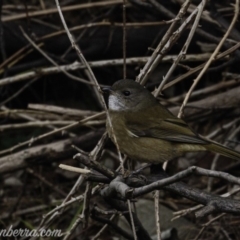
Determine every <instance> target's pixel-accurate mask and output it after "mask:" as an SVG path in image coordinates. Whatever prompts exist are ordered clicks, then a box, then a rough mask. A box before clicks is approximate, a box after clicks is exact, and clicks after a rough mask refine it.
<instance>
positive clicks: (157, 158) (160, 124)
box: [102, 79, 240, 164]
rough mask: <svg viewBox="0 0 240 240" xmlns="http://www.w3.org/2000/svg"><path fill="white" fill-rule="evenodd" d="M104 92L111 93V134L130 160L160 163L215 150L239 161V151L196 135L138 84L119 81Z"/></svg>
mask: <svg viewBox="0 0 240 240" xmlns="http://www.w3.org/2000/svg"><path fill="white" fill-rule="evenodd" d="M102 91H103V92H104V93H107V94H108V114H109V118H110V119H108V120H107V123H106V129H107V132H108V135H109V137H110V138H111V139H112V141H113V142H115V140H116V142H117V145H118V148H119V150H120V152H121V153H123V154H126V155H127V156H128V157H129V158H130V159H132V160H136V161H139V162H144V163H153V164H159V163H163V162H165V161H169V160H172V159H174V158H176V157H180V156H182V155H183V154H184V153H187V152H197V151H212V152H215V153H219V154H221V155H223V156H226V157H229V158H232V159H234V160H240V153H239V152H237V151H235V150H233V149H230V148H228V147H225V146H223V145H222V144H220V143H217V142H214V141H212V140H210V139H207V138H205V137H203V136H201V135H199V134H197V133H195V132H194V131H193V130H192V129H191V128H190V127H189V126H188V125H187V123H186V122H185V121H184V120H183V119H180V118H177V117H176V116H174V115H173V114H172V113H171V112H170V111H169V110H168V109H167V108H166V107H165V106H163V105H161V104H160V103H159V102H158V100H157V99H156V98H155V97H154V96H153V95H152V93H151V92H150V91H148V90H147V89H146V88H145V87H144V86H142V85H140V84H139V83H137V82H135V81H133V80H129V79H124V80H119V81H116V82H115V83H114V84H113V85H112V86H111V87H104V88H102ZM109 120H110V121H111V123H110V122H109ZM114 136H115V137H114Z"/></svg>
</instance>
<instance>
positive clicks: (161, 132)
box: [127, 118, 208, 144]
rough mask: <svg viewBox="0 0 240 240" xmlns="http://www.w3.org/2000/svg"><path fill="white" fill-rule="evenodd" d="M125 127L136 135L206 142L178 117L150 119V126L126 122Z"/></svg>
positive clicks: (173, 140) (167, 139) (187, 141)
mask: <svg viewBox="0 0 240 240" xmlns="http://www.w3.org/2000/svg"><path fill="white" fill-rule="evenodd" d="M127 128H128V131H130V132H131V133H132V134H133V136H134V135H135V136H136V137H152V138H159V139H163V140H166V141H172V142H181V143H197V144H207V143H208V142H207V141H205V140H204V139H202V138H201V137H200V136H198V135H197V134H195V133H194V132H193V131H192V130H191V129H190V128H189V126H188V125H187V124H186V123H185V122H184V121H183V120H182V119H179V118H167V119H164V120H161V121H159V122H155V123H153V122H152V121H151V126H147V124H146V125H139V124H138V123H134V122H128V123H127Z"/></svg>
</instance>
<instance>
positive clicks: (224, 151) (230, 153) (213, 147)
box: [206, 142, 240, 161]
mask: <svg viewBox="0 0 240 240" xmlns="http://www.w3.org/2000/svg"><path fill="white" fill-rule="evenodd" d="M206 148H207V150H210V151H213V152H215V153H219V154H221V155H223V156H225V157H229V158H232V159H234V160H238V161H240V152H237V151H235V150H233V149H230V148H228V147H225V146H223V145H221V144H218V143H215V142H211V143H210V144H208V145H207V146H206Z"/></svg>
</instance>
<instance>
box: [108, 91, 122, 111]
mask: <svg viewBox="0 0 240 240" xmlns="http://www.w3.org/2000/svg"><path fill="white" fill-rule="evenodd" d="M108 107H109V109H110V110H112V111H123V110H124V109H125V107H124V104H122V103H121V102H120V101H119V99H118V97H116V96H114V95H112V94H111V95H110V96H109V98H108Z"/></svg>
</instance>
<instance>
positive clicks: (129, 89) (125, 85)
mask: <svg viewBox="0 0 240 240" xmlns="http://www.w3.org/2000/svg"><path fill="white" fill-rule="evenodd" d="M108 92H109V98H108V107H109V110H111V111H119V112H120V111H125V112H126V111H132V112H136V111H138V110H143V109H145V108H148V107H150V106H153V105H155V104H158V102H157V100H156V99H155V98H154V96H153V95H152V94H151V93H150V92H149V91H148V90H147V89H146V88H144V87H143V86H141V85H140V84H139V83H137V82H135V81H133V80H128V79H127V80H119V81H117V82H115V83H114V84H113V85H112V87H111V88H110V89H108Z"/></svg>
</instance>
